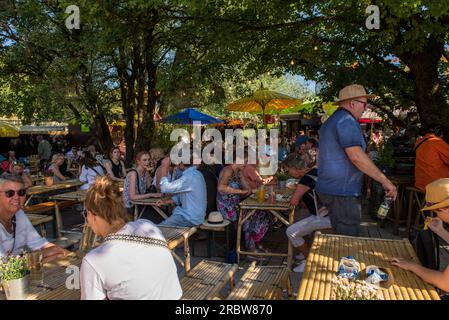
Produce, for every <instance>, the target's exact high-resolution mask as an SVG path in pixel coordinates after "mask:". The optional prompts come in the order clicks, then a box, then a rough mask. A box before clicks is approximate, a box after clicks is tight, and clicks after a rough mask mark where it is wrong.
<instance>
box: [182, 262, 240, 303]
mask: <svg viewBox="0 0 449 320" xmlns="http://www.w3.org/2000/svg"><path fill="white" fill-rule="evenodd" d="M237 268H238V266H237V265H236V264H228V263H222V262H215V261H208V260H203V261H201V262H200V263H199V264H197V265H196V266H195V268H193V269H192V270H190V271H189V272H188V273H187V274H186V275H185V276H184V277H183V278H182V279H181V287H182V291H183V295H182V299H183V300H211V299H214V298H217V297H218V296H219V293H220V291H221V290H222V289H223V288H224V286H225V285H226V283H227V282H228V281H229V286H230V288H231V290H232V288H233V287H234V273H235V272H236V270H237Z"/></svg>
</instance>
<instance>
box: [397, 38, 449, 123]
mask: <svg viewBox="0 0 449 320" xmlns="http://www.w3.org/2000/svg"><path fill="white" fill-rule="evenodd" d="M443 51H444V43H443V42H441V41H439V40H437V39H434V38H433V37H431V38H430V39H429V41H428V42H427V45H426V46H425V47H424V48H423V50H422V52H417V53H409V52H406V53H403V54H400V55H399V57H400V58H401V59H402V61H404V62H405V63H406V64H407V66H408V67H409V68H410V71H411V74H412V77H413V80H414V82H415V102H416V106H417V108H418V114H419V117H420V119H421V123H422V126H423V128H431V127H432V126H434V125H435V124H441V125H443V126H446V127H447V126H448V125H447V122H448V120H449V117H448V115H449V112H448V111H449V110H448V105H447V103H446V102H445V101H444V99H443V96H442V94H441V85H440V80H439V78H438V64H439V61H440V59H441V56H442V54H443Z"/></svg>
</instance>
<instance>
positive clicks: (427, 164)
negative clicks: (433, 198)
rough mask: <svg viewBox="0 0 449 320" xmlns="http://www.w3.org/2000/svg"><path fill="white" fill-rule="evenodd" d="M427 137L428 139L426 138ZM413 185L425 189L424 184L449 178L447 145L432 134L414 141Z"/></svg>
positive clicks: (448, 150) (448, 146)
mask: <svg viewBox="0 0 449 320" xmlns="http://www.w3.org/2000/svg"><path fill="white" fill-rule="evenodd" d="M427 138H429V139H427ZM424 139H427V140H426V141H425V142H423V143H422V144H421V145H420V146H419V148H418V149H417V150H416V160H415V187H416V188H418V189H421V190H425V189H426V186H427V185H428V184H429V183H431V182H433V181H435V180H438V179H441V178H449V145H448V144H447V143H446V142H444V140H443V139H441V138H438V137H437V136H435V135H434V134H426V135H425V136H424V137H422V138H421V139H419V140H418V141H416V144H415V147H416V146H417V145H418V144H419V143H420V142H421V141H423V140H424Z"/></svg>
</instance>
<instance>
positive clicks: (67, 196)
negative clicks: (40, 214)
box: [49, 190, 87, 202]
mask: <svg viewBox="0 0 449 320" xmlns="http://www.w3.org/2000/svg"><path fill="white" fill-rule="evenodd" d="M86 195H87V190H78V191H73V192H66V193H61V194H55V195H54V196H51V197H49V199H50V200H75V201H79V202H84V200H86Z"/></svg>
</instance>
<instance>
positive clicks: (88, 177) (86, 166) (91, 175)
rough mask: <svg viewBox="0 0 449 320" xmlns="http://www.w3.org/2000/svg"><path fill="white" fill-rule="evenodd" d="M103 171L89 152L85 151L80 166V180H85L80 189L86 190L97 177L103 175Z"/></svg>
mask: <svg viewBox="0 0 449 320" xmlns="http://www.w3.org/2000/svg"><path fill="white" fill-rule="evenodd" d="M104 175H105V172H104V169H103V168H102V166H100V165H99V164H98V163H97V161H96V160H95V159H94V158H93V157H92V155H91V154H90V153H89V152H86V154H85V156H84V159H83V166H82V167H81V173H80V181H81V182H86V183H85V184H83V185H82V186H81V187H80V189H81V190H87V189H89V187H90V186H91V185H93V184H94V183H95V179H96V178H97V177H101V176H104Z"/></svg>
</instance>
